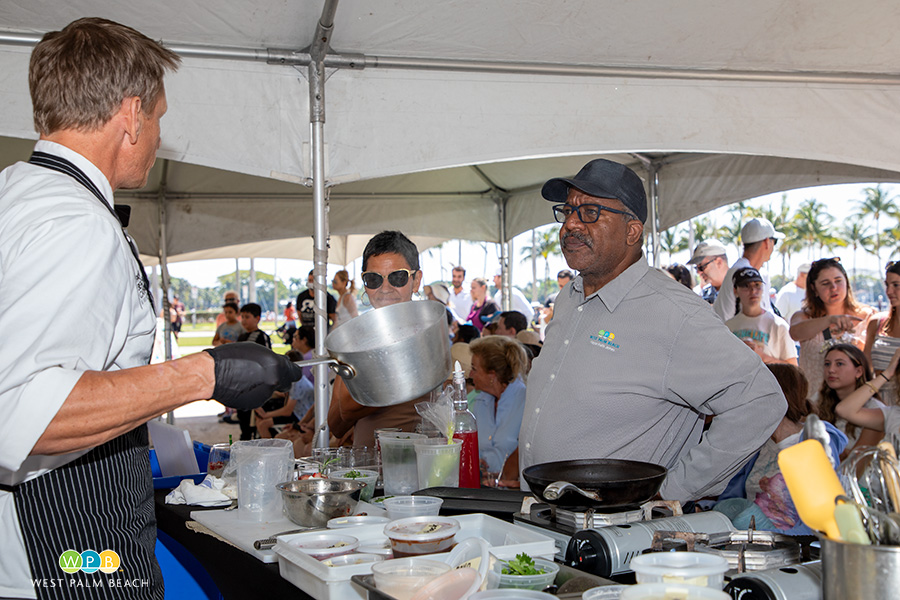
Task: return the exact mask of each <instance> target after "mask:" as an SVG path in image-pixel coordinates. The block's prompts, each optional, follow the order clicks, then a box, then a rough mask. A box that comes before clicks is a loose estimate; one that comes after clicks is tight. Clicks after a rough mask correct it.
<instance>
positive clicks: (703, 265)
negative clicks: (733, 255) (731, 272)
mask: <svg viewBox="0 0 900 600" xmlns="http://www.w3.org/2000/svg"><path fill="white" fill-rule="evenodd" d="M716 258H719V257H718V256H716V257H714V258H712V259H710V260H708V261H706V262H705V263H703V264H702V265H697V266H696V267H694V268H695V269H697V272H698V273H702V272H703V269H705V268H706V267H708V266H709V265H711V264H712V263H714V262H716Z"/></svg>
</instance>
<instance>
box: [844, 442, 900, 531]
mask: <svg viewBox="0 0 900 600" xmlns="http://www.w3.org/2000/svg"><path fill="white" fill-rule="evenodd" d="M865 461H868V463H867V464H866V462H865ZM841 483H842V484H843V485H844V489H845V490H847V492H848V493H849V494H850V498H838V500H839V501H845V502H847V503H852V504H853V505H855V506H856V508H857V510H858V511H859V516H860V519H861V520H862V523H863V526H864V527H865V529H866V532H867V533H868V535H869V538H870V539H871V541H872V543H873V544H890V545H900V514H898V513H900V463H898V461H897V456H896V454H895V453H894V448H893V446H891V444H890V443H888V442H882V443H880V444H879V445H878V446H876V447H871V446H870V447H864V448H857V449H856V450H854V451H853V452H851V453H850V456H849V457H847V460H845V461H844V463H843V464H842V465H841Z"/></svg>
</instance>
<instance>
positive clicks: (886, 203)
mask: <svg viewBox="0 0 900 600" xmlns="http://www.w3.org/2000/svg"><path fill="white" fill-rule="evenodd" d="M863 192H864V193H865V194H866V198H865V200H857V201H856V204H857V206H858V207H859V214H860V215H862V216H864V217H872V218H873V219H875V234H874V236H875V237H874V242H875V256H876V257H877V258H878V266H879V270H880V269H881V237H882V235H883V233H882V231H881V225H880V220H881V216H882V215H889V216H896V215H897V214H898V212H897V207H896V206H895V205H894V200H895V198H888V192H887V190H884V189H882V188H881V185H880V184H879V185H876V186H875V187H867V188H866V189H865V190H863Z"/></svg>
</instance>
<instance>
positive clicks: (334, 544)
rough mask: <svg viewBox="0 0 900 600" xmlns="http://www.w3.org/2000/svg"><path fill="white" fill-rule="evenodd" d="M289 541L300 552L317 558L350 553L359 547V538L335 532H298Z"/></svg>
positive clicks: (321, 558) (322, 558)
mask: <svg viewBox="0 0 900 600" xmlns="http://www.w3.org/2000/svg"><path fill="white" fill-rule="evenodd" d="M289 543H290V545H291V546H293V547H295V548H297V549H298V550H300V551H301V552H305V553H306V554H309V555H310V556H312V557H313V558H318V559H319V560H324V559H326V558H331V557H333V556H340V555H341V554H350V553H351V552H353V551H354V550H356V549H357V548H358V547H359V540H358V539H356V538H355V537H353V536H352V535H340V534H336V533H308V534H300V535H299V536H297V537H296V538H294V539H292V540H291V541H290V542H289Z"/></svg>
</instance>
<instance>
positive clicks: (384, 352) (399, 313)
mask: <svg viewBox="0 0 900 600" xmlns="http://www.w3.org/2000/svg"><path fill="white" fill-rule="evenodd" d="M449 336H450V331H449V328H448V326H447V308H446V307H445V306H444V305H443V304H441V303H440V302H435V301H433V300H423V301H417V302H401V303H399V304H392V305H390V306H385V307H384V308H378V309H374V310H370V311H368V312H366V313H363V314H361V315H359V316H358V317H355V318H353V319H351V320H350V321H347V322H346V323H344V324H342V325H341V326H340V327H338V328H337V329H335V330H334V331H332V332H331V333H330V334H328V337H326V338H325V350H326V351H327V352H328V354H329V356H328V357H324V358H314V359H312V360H303V361H298V362H296V363H294V364H296V365H298V366H301V367H304V366H311V365H319V364H328V365H329V366H330V367H331V368H332V369H333V370H334V371H335V372H336V373H337V374H338V375H340V376H341V378H342V379H343V380H344V383H345V384H346V385H347V389H348V390H349V391H350V395H351V396H353V399H354V400H356V401H357V402H359V403H360V404H362V405H364V406H378V407H381V406H391V405H393V404H400V403H402V402H407V401H409V400H413V399H415V398H418V397H420V396H422V395H423V394H425V393H427V392H430V391H431V390H433V389H434V388H436V387H437V386H439V385H440V384H441V383H442V382H444V381H445V380H446V379H447V378H448V377H449V376H450V337H449Z"/></svg>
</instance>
